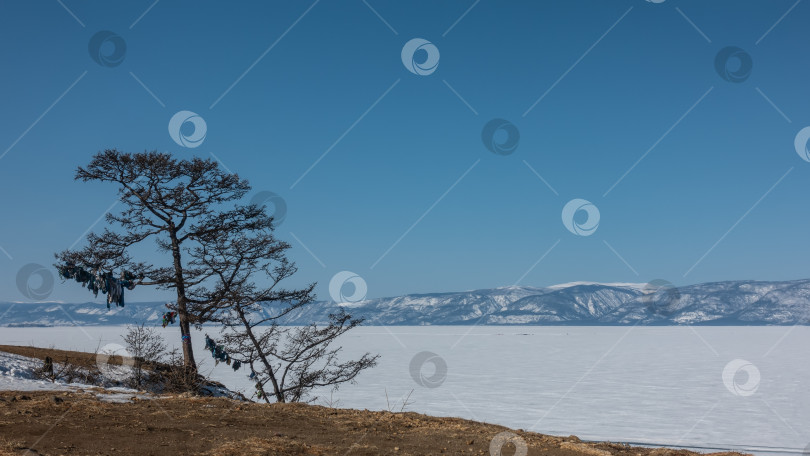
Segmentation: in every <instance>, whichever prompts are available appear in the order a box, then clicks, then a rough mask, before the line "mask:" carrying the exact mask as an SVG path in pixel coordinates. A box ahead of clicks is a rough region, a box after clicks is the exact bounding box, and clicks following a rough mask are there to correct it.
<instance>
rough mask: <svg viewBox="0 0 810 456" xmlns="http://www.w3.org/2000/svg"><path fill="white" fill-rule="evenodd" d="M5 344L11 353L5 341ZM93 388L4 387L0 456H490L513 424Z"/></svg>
mask: <svg viewBox="0 0 810 456" xmlns="http://www.w3.org/2000/svg"><path fill="white" fill-rule="evenodd" d="M0 350H3V351H10V350H9V349H8V348H7V347H0ZM25 350H28V353H34V352H36V351H37V350H34V349H31V348H30V347H16V348H15V351H14V353H19V354H24V353H25ZM74 353H75V352H74ZM40 354H41V353H40ZM84 355H87V356H90V357H92V356H94V355H92V354H84ZM26 356H32V355H26ZM42 356H43V357H44V355H42ZM76 357H77V359H79V358H82V357H81V356H79V355H76ZM54 358H55V359H59V357H58V356H55V357H54ZM85 358H86V357H85ZM95 393H97V391H94V392H92V393H91V392H89V391H81V390H78V391H71V392H53V391H51V392H13V391H4V392H0V455H3V456H5V455H12V454H15V455H16V454H28V455H52V454H67V455H72V454H77V455H79V454H81V455H101V454H103V455H108V454H134V455H153V454H154V455H158V454H169V455H185V454H202V455H382V454H385V455H434V454H455V455H459V454H465V455H488V454H490V451H489V445H490V441H491V439H492V438H493V437H494V436H495V435H497V434H498V433H500V432H503V431H508V430H509V429H507V428H505V427H502V426H495V425H491V424H485V423H478V422H474V421H468V420H463V419H458V418H438V417H431V416H427V415H421V414H417V413H410V412H406V413H391V412H371V411H368V410H352V409H334V408H327V407H321V406H314V405H307V404H269V405H268V404H258V403H247V402H239V401H234V400H230V399H224V398H198V397H184V396H182V395H181V396H176V395H175V396H164V397H160V398H155V399H150V400H138V399H134V398H133V399H131V400H130V401H129V402H127V403H110V402H102V401H100V400H99V399H98V398H97V396H96V394H95ZM512 432H515V433H516V434H517V435H519V436H520V437H521V438H522V439H523V440H524V441H525V442H526V444H527V445H528V449H529V450H528V455H541V454H542V455H550V456H611V455H613V456H694V455H697V453H693V452H690V451H685V450H667V449H648V448H639V447H630V446H626V445H622V444H614V443H585V442H581V441H580V440H579V439H578V438H576V437H574V436H571V437H553V436H547V435H542V434H536V433H531V432H524V431H522V430H517V431H512ZM512 454H514V447H512V446H511V445H510V444H507V445H506V446H504V448H503V451H502V455H503V456H507V455H512ZM716 454H717V455H721V454H725V455H729V456H730V455H736V454H738V453H716Z"/></svg>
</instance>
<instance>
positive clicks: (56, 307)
mask: <svg viewBox="0 0 810 456" xmlns="http://www.w3.org/2000/svg"><path fill="white" fill-rule="evenodd" d="M340 307H343V308H345V309H347V311H348V312H349V313H351V314H352V315H353V316H358V317H360V316H362V317H365V318H366V322H365V324H366V325H472V324H479V325H634V324H642V325H692V324H694V325H698V324H704V325H706V324H708V325H794V324H802V325H805V324H810V279H806V280H794V281H787V282H758V281H731V282H714V283H703V284H697V285H688V286H683V287H678V288H675V287H672V286H671V285H669V284H667V283H665V282H663V281H661V282H657V281H653V282H651V283H647V284H636V283H590V282H576V283H568V284H562V285H555V286H551V287H545V288H532V287H505V288H494V289H485V290H474V291H462V292H455V293H431V294H414V295H405V296H398V297H393V298H378V299H370V300H364V301H360V302H356V303H342V304H338V303H334V302H326V301H319V302H316V303H313V304H312V305H309V306H306V307H305V308H302V309H299V310H298V311H296V312H294V313H293V314H292V315H290V316H289V318H288V319H286V320H285V321H284V323H285V324H288V325H303V324H309V323H313V322H316V323H323V322H325V321H326V320H327V319H328V315H329V314H330V313H333V312H335V311H336V310H338V309H339V308H340ZM165 311H166V308H165V306H164V303H162V302H147V303H129V304H127V305H126V307H124V308H115V307H113V309H111V310H107V306H106V305H105V304H94V303H84V304H61V303H53V302H51V303H33V304H31V303H0V326H7V327H11V326H17V327H19V326H65V325H67V326H70V325H88V326H95V325H124V324H132V323H141V322H146V323H154V324H159V323H160V321H161V317H162V314H163V312H165Z"/></svg>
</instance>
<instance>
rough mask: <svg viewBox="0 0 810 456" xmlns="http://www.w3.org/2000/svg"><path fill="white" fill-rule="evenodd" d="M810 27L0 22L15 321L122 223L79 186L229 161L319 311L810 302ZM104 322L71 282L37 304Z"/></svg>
mask: <svg viewBox="0 0 810 456" xmlns="http://www.w3.org/2000/svg"><path fill="white" fill-rule="evenodd" d="M796 3H798V4H796ZM471 6H472V8H471ZM310 7H311V9H310ZM150 8H151V9H150ZM372 8H373V10H372ZM147 10H148V11H147ZM378 15H379V16H378ZM780 18H781V19H780ZM808 19H810V2H804V3H800V2H795V0H784V1H783V0H779V1H777V0H768V1H765V0H762V1H756V2H755V1H751V2H745V6H742V3H741V2H737V1H712V2H706V1H685V0H684V1H678V0H667V1H664V2H662V3H652V2H646V1H644V0H616V1H609V2H608V1H602V0H592V1H576V2H574V1H567V2H554V3H553V4H552V2H516V1H514V2H496V1H493V0H481V1H480V2H473V1H467V0H464V1H461V0H459V1H455V0H453V1H442V2H435V1H425V2H401V1H381V0H368V3H367V4H366V3H365V2H363V1H361V0H358V1H340V2H337V1H327V0H322V1H320V2H317V3H316V4H314V6H313V3H312V2H309V1H290V2H252V3H249V2H238V3H233V2H191V1H185V2H175V1H160V2H153V1H152V0H146V1H131V2H101V1H88V2H80V1H75V0H63V2H62V4H60V2H57V1H31V2H13V1H7V0H4V1H2V3H0V56H2V62H3V65H2V69H0V81H1V82H2V84H0V101H1V102H0V125H1V126H2V127H0V154H3V156H2V158H0V195H2V196H0V198H2V208H3V212H2V214H3V215H2V217H3V222H2V224H0V247H2V249H3V251H2V252H0V300H10V301H18V300H19V301H27V300H30V299H27V298H26V297H25V296H23V295H22V294H21V293H20V291H19V290H18V287H17V284H16V276H17V272H18V271H19V270H20V269H21V268H22V267H23V266H25V265H27V264H29V263H38V264H42V265H46V266H48V267H50V265H51V264H52V263H53V256H52V255H53V253H54V252H56V251H59V250H62V249H64V248H67V247H69V246H71V245H72V244H73V243H74V242H75V241H76V240H77V239H78V238H79V237H80V236H81V235H82V234H83V233H84V232H85V230H87V229H88V227H90V226H91V224H93V222H95V221H96V220H97V219H98V218H99V216H101V215H102V214H103V213H104V211H105V210H107V209H108V208H109V206H110V205H111V204H112V203H113V202H114V200H115V189H114V188H113V187H110V186H105V185H100V184H84V183H79V182H74V181H73V175H74V172H75V168H76V167H77V166H78V165H83V164H86V163H87V162H88V160H89V159H90V157H91V156H92V154H94V153H95V152H97V151H99V150H103V149H106V148H118V149H119V150H125V151H143V150H159V151H169V152H172V153H173V154H176V156H178V157H191V156H192V155H199V156H202V157H212V156H216V157H218V158H219V159H220V160H221V161H222V163H224V165H225V166H227V167H228V168H229V169H230V170H232V171H234V172H237V173H238V174H239V175H240V176H242V177H245V178H247V179H248V180H249V181H250V182H251V184H252V185H253V187H254V189H255V190H256V192H259V191H270V192H274V193H276V194H278V195H280V196H281V197H282V198H283V199H284V200H285V202H286V205H287V215H286V219H285V220H284V223H283V224H282V225H281V226H280V228H279V231H278V234H279V236H280V237H281V238H282V239H285V240H288V241H289V242H290V243H291V244H292V245H293V250H292V251H291V254H290V255H291V257H292V258H293V259H294V260H295V261H296V262H297V263H298V265H299V267H300V272H299V275H298V277H297V279H296V281H297V283H303V282H309V281H317V282H319V287H318V294H319V297H320V298H323V299H328V297H329V293H328V284H329V280H330V278H331V277H332V276H333V275H335V274H336V273H338V272H339V271H343V270H348V271H353V272H355V273H357V274H358V275H360V276H361V277H362V278H363V279H364V280H365V282H366V283H367V286H368V296H369V297H380V296H391V295H398V294H404V293H417V292H433V291H455V290H466V289H474V288H488V287H497V286H507V285H512V284H514V283H516V282H517V281H518V280H519V279H521V278H522V280H520V284H521V285H532V286H543V285H550V284H555V283H561V282H568V281H578V280H588V281H603V282H608V281H628V282H629V281H632V282H646V281H649V280H652V279H658V278H661V279H665V280H668V281H670V282H672V283H674V284H676V285H681V284H687V283H695V282H704V281H716V280H727V279H761V280H782V279H796V278H804V277H808V276H810V258H808V252H810V236H808V232H809V231H810V212H809V211H808V210H807V199H808V195H810V163H808V162H806V161H803V160H802V159H801V158H800V157H799V155H798V154H797V153H796V151H795V149H794V138H795V136H796V134H797V133H798V132H799V131H800V130H801V129H802V128H804V127H806V126H808V125H810V110H808V99H810V84H808V83H807V75H808V69H810V64H809V63H808V62H810V61H808V59H807V44H808V43H810V29H808V27H807V23H808ZM105 30H106V31H111V32H113V33H115V34H117V35H118V36H120V37H121V39H122V40H123V41H124V42H125V43H126V53H125V54H124V56H123V57H124V58H123V61H122V62H120V64H119V65H117V66H103V65H101V64H98V63H97V62H95V61H94V60H93V59H92V58H91V56H90V53H89V52H88V43H89V42H90V41H91V38H92V37H93V36H94V35H96V33H97V32H99V31H105ZM413 38H422V39H424V40H427V41H429V42H431V43H433V45H435V47H436V49H438V50H439V52H440V58H439V64H438V67H437V68H436V69H435V71H433V72H432V73H431V74H427V75H418V74H414V73H412V72H410V71H409V70H408V69H407V68H406V67H405V65H403V62H402V57H401V51H402V49H403V46H404V45H405V44H406V43H407V42H408V41H410V40H411V39H413ZM727 46H736V47H739V48H741V49H742V50H743V51H744V52H746V53H747V55H749V56H750V58H751V61H752V62H753V68H752V70H751V72H750V74H748V75H747V76H748V77H747V79H745V80H744V81H742V82H730V81H727V80H724V79H723V78H722V77H721V76H720V74H719V73H718V72H717V71H716V69H715V57H716V55H717V54H718V52H719V51H720V50H721V49H723V48H725V47H727ZM113 48H114V44H113V43H112V42H107V43H106V44H105V45H104V47H102V49H101V54H102V55H108V54H109V53H110V52H111V51H112V50H113ZM424 53H425V51H424V50H423V51H419V52H417V54H416V57H415V58H416V60H417V63H418V62H421V60H420V59H424V55H423V54H424ZM262 56H263V57H262ZM260 57H261V58H260ZM735 62H736V63H735ZM736 65H739V60H735V59H732V61H730V62H729V64H728V66H727V68H728V69H729V71H731V72H732V73H733V72H735V71H737V67H736ZM248 70H249V71H248ZM240 78H241V79H240ZM237 80H238V82H236V81H237ZM235 82H236V83H235ZM234 83H235V84H234ZM229 88H230V90H229V91H228V89H229ZM226 91H227V93H226ZM150 92H151V94H150ZM223 94H224V96H223ZM544 94H545V96H543V95H544ZM541 96H543V97H542V99H541V100H540V101H539V102H537V101H538V99H540V98H541ZM57 100H58V101H57ZM769 100H770V101H769ZM535 102H537V103H536V104H535ZM54 103H55V104H54ZM375 103H376V104H375ZM52 105H53V106H52ZM51 106H52V107H51ZM372 106H373V108H372ZM532 106H534V107H533V108H532V109H531V110H529V108H530V107H532ZM49 108H50V109H49ZM370 108H371V109H370ZM369 109H370V110H369ZM182 110H188V111H192V112H195V113H197V114H198V115H199V116H201V117H202V118H203V119H204V120H205V122H206V125H207V135H206V137H205V139H204V141H203V142H202V144H201V145H199V147H196V148H184V147H181V146H180V145H178V144H177V143H176V142H175V141H173V140H172V138H171V137H170V135H169V132H168V128H167V127H168V124H169V119H170V118H171V117H172V116H173V115H174V114H175V113H177V112H178V111H182ZM367 110H369V111H368V112H367V113H366V111H367ZM527 111H528V112H527ZM43 113H44V115H43ZM495 118H501V119H505V120H507V121H509V122H511V123H512V124H513V125H514V126H515V127H516V128H517V130H518V131H519V132H520V140H519V143H518V146H517V148H516V150H514V152H513V153H511V154H508V155H498V154H494V153H492V152H490V151H489V150H487V148H486V147H485V146H484V144H483V142H482V129H483V128H484V125H485V124H487V122H489V121H490V120H492V119H495ZM681 118H682V119H681ZM679 119H681V120H680V122H679ZM189 127H190V125H188V124H187V125H185V126H184V127H183V133H184V134H188V133H189V132H190V130H189ZM505 136H506V133H505V132H504V130H500V131H499V132H498V133H497V135H496V142H499V141H501V142H502V141H503V140H504V137H505ZM653 146H655V147H653ZM651 147H652V150H650V149H651ZM327 151H328V153H326V152H327ZM648 151H649V153H647V152H648ZM325 153H326V155H324V154H325ZM645 153H647V154H646V156H644V154H645ZM321 156H323V158H322V159H321V160H320V161H319V162H318V163H317V165H316V166H314V167H312V169H311V170H310V171H309V172H308V173H307V174H306V175H305V176H304V177H303V178H301V176H302V175H303V174H304V173H305V171H307V170H308V169H309V168H310V167H311V166H312V165H313V163H315V161H316V160H318V159H319V157H321ZM642 156H644V158H643V159H642V160H641V161H640V162H638V164H637V165H636V166H635V167H634V168H633V169H632V170H631V171H630V172H629V173H627V174H626V176H625V177H624V178H623V179H622V180H621V181H620V182H619V183H618V184H617V185H615V187H614V186H613V185H614V184H615V183H616V182H617V180H619V179H620V178H621V177H622V176H623V175H624V174H625V173H626V172H627V171H628V170H629V169H630V168H631V166H633V164H634V163H636V161H637V160H639V158H640V157H642ZM527 164H528V165H527ZM529 166H531V168H533V169H534V171H532V169H530V168H529ZM535 171H536V173H538V174H539V175H540V176H542V177H543V179H545V180H546V181H547V182H548V184H550V186H551V188H549V187H548V186H547V185H546V184H544V183H543V181H542V180H541V179H540V178H539V177H538V176H537V175H536V174H535ZM462 176H463V178H462ZM299 178H301V179H300V180H299ZM460 178H461V179H460ZM780 179H781V180H780ZM296 181H297V183H296ZM777 182H778V183H777ZM294 184H295V185H294ZM611 187H612V189H611ZM552 188H553V190H552ZM608 190H610V191H609V192H608ZM769 190H770V191H769ZM555 192H556V193H557V194H555ZM606 193H607V194H606ZM763 196H764V198H763ZM576 198H581V199H585V200H587V201H590V202H591V203H593V205H595V206H596V207H597V208H598V210H599V214H600V223H599V226H598V228H597V229H596V230H595V232H593V234H591V235H590V236H578V235H576V234H573V233H572V232H570V231H569V230H567V229H566V226H565V225H564V224H563V221H562V219H561V213H562V210H563V207H564V206H565V205H566V203H567V202H569V201H570V200H573V199H576ZM758 201H759V203H758V204H757V202H758ZM752 208H753V209H752ZM576 216H577V220H576V221H577V223H580V224H582V223H583V222H584V220H583V217H584V216H585V212H584V211H579V212H577V214H576ZM738 221H739V223H737V222H738ZM102 225H103V222H102V224H99V225H97V226H96V228H97V229H98V228H101V226H102ZM729 230H730V231H729ZM296 238H297V239H296ZM398 239H399V242H398V243H396V245H395V246H393V248H392V245H394V244H395V242H397V240H398ZM721 239H722V240H721ZM299 240H300V241H301V242H303V244H305V245H306V247H307V248H308V249H309V250H310V251H311V254H310V253H309V252H308V251H307V250H306V249H305V248H304V247H303V246H302V244H301V242H299ZM718 241H719V242H718ZM715 244H716V246H715ZM713 246H714V248H712V247H713ZM710 249H711V250H710ZM153 250H154V249H151V246H150V248H148V249H144V250H143V254H144V256H143V258H145V259H154V260H155V261H160V258H159V257H158V256H157V254H155V253H152V252H153ZM386 252H387V254H386ZM707 252H708V253H707ZM544 254H546V255H545V256H544V257H543V255H544ZM315 257H317V259H316V258H315ZM541 257H543V259H542V261H539V262H538V260H539V259H540V258H541ZM620 257H621V258H620ZM701 258H702V260H701ZM622 259H623V260H622ZM699 260H700V261H699ZM535 264H536V265H535ZM372 265H373V267H372ZM533 265H535V266H534V267H533V268H532V266H533ZM33 280H38V279H37V278H34V279H33ZM294 284H295V283H291V285H294ZM33 286H36V284H34V285H33ZM164 296H166V295H165V294H163V295H161V294H160V293H157V292H154V291H152V290H149V289H144V288H141V289H136V290H135V291H133V292H130V293H129V295H128V298H129V300H131V301H132V300H135V301H145V300H153V299H160V298H162V297H164ZM90 298H91V295H89V294H88V293H87V292H86V291H85V290H82V289H79V287H78V286H76V285H75V284H73V283H69V284H62V283H60V282H59V280H57V283H56V286H55V287H54V289H53V291H52V293H50V295H49V297H48V299H52V300H62V301H86V300H89V299H90Z"/></svg>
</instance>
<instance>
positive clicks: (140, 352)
mask: <svg viewBox="0 0 810 456" xmlns="http://www.w3.org/2000/svg"><path fill="white" fill-rule="evenodd" d="M122 338H123V339H124V343H125V344H126V346H127V351H129V354H130V356H132V358H133V361H134V362H133V365H132V383H133V386H135V387H136V388H137V387H140V386H141V385H143V383H144V380H145V378H144V367H145V366H152V370H153V371H155V370H156V367H157V363H158V362H160V360H161V358H163V356H164V355H165V354H166V342H164V340H163V337H162V336H161V335H160V333H158V332H157V330H155V328H147V327H146V326H145V325H144V323H141V324H140V325H134V326H133V325H128V326H127V332H126V334H124V335H123V336H122Z"/></svg>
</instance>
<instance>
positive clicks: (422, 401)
mask: <svg viewBox="0 0 810 456" xmlns="http://www.w3.org/2000/svg"><path fill="white" fill-rule="evenodd" d="M158 330H159V331H160V332H161V333H163V334H164V335H165V336H166V338H167V342H169V344H170V345H174V346H177V345H179V333H178V330H177V327H176V326H174V327H171V326H170V327H168V328H165V329H163V328H160V327H158ZM123 332H124V328H123V327H121V326H114V327H110V326H108V327H103V326H88V327H57V328H0V344H14V345H35V346H42V347H49V346H53V347H54V348H60V349H67V350H71V349H73V350H84V351H94V350H96V348H98V347H103V346H104V345H106V344H108V343H115V344H121V343H122V340H121V335H122V334H123ZM204 332H207V333H208V334H210V335H211V336H213V337H216V336H217V330H216V329H215V328H206V329H204V330H203V331H202V332H195V333H194V334H193V342H194V348H195V354H196V358H197V360H198V362H200V365H201V371H202V372H203V373H205V374H207V375H210V376H211V377H212V378H213V379H215V380H218V381H221V382H222V383H224V384H225V385H226V386H228V387H230V388H231V389H235V390H240V391H242V392H245V393H246V394H247V395H250V394H251V393H252V391H253V388H252V385H251V383H250V382H249V381H248V379H247V377H246V372H245V371H244V370H241V371H238V372H234V371H232V370H231V369H230V367H229V366H227V365H225V364H220V365H218V366H214V363H213V359H212V358H211V357H210V355H209V353H208V352H206V351H205V350H204V347H203V346H204V341H203V334H202V333H204ZM340 344H341V345H343V347H344V353H345V355H344V356H358V355H359V354H361V353H364V352H366V351H371V352H374V353H379V354H381V355H382V357H381V358H380V360H379V365H378V366H377V367H376V368H374V369H372V370H369V371H366V372H364V373H362V374H361V375H360V376H359V377H358V379H357V384H354V385H345V386H343V387H341V388H340V390H339V391H338V392H336V393H335V394H334V395H333V396H332V398H331V401H332V402H333V404H334V402H337V406H338V407H349V408H359V409H364V408H365V409H370V410H385V409H389V408H391V409H393V410H397V411H398V410H399V409H400V408H401V407H402V402H403V400H404V398H405V397H406V396H408V394H409V393H410V398H409V399H408V405H407V407H406V410H407V411H415V412H420V413H426V414H430V415H441V416H457V417H463V418H468V419H474V420H478V421H485V422H490V423H497V424H502V425H504V426H509V427H512V428H518V429H525V430H531V431H536V432H542V433H547V434H554V435H565V436H567V435H571V434H574V435H577V436H579V437H580V438H582V439H586V440H609V441H614V442H628V443H634V444H664V445H668V446H677V447H684V448H692V449H696V450H699V451H712V450H715V449H736V450H741V451H746V452H751V453H755V454H761V455H776V454H801V453H802V452H804V451H806V448H807V447H808V444H810V328H808V327H804V326H795V327H705V326H701V327H641V326H636V327H605V326H599V327H581V326H577V327H548V326H546V327H538V326H477V327H470V326H419V327H409V326H394V327H361V328H357V329H355V330H353V331H351V332H350V333H348V334H346V335H345V336H344V337H343V339H342V340H340ZM421 352H430V353H432V354H433V355H422V356H421V358H419V357H417V354H420V353H421ZM415 357H416V359H417V362H416V363H415V368H414V369H411V364H412V361H413V360H414V358H415ZM420 359H428V361H426V362H424V363H419V362H418V361H419V360H420ZM420 364H421V366H422V368H421V369H418V367H419V365H420ZM412 371H413V372H412ZM412 373H413V375H412ZM386 392H387V395H388V400H386ZM329 396H330V395H329V392H328V391H326V392H324V394H323V398H322V399H321V400H319V401H317V402H316V403H319V404H322V405H326V403H327V402H328V401H329Z"/></svg>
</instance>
